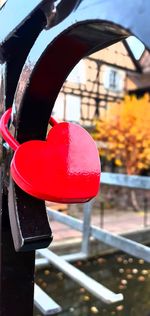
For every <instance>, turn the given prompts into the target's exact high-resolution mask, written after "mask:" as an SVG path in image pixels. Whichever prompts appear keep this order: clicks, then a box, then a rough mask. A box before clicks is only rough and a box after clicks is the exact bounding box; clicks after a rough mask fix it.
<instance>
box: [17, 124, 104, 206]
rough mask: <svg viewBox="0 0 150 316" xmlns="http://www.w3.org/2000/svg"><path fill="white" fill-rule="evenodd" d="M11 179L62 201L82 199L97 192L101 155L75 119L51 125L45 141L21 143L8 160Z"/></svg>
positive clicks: (39, 194)
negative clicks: (74, 121)
mask: <svg viewBox="0 0 150 316" xmlns="http://www.w3.org/2000/svg"><path fill="white" fill-rule="evenodd" d="M11 174H12V177H13V179H14V181H15V182H16V183H17V184H18V186H19V187H21V189H23V190H24V191H25V192H27V193H29V194H31V195H33V196H35V197H37V198H40V199H43V200H49V201H53V202H61V203H82V202H86V201H88V200H90V199H91V198H93V197H94V196H96V195H97V193H98V190H99V183H100V159H99V155H98V151H97V148H96V145H95V143H94V141H93V139H92V137H91V136H90V135H89V133H88V132H86V130H84V129H83V128H82V127H81V126H79V125H77V124H74V123H67V122H62V123H58V124H56V125H55V126H53V127H52V128H51V130H50V132H49V134H48V137H47V139H46V140H45V141H40V140H31V141H28V142H25V143H23V144H21V145H20V146H19V147H18V148H17V150H16V151H15V153H14V157H13V159H12V162H11Z"/></svg>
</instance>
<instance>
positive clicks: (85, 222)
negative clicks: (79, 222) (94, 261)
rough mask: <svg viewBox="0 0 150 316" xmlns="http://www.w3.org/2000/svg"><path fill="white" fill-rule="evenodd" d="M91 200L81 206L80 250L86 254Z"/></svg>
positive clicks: (87, 250) (88, 240)
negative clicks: (81, 234)
mask: <svg viewBox="0 0 150 316" xmlns="http://www.w3.org/2000/svg"><path fill="white" fill-rule="evenodd" d="M92 206H93V200H92V201H90V202H88V203H86V204H84V206H83V214H84V220H83V236H82V245H81V252H83V253H85V254H86V255H88V253H89V242H90V239H89V238H90V223H91V212H92Z"/></svg>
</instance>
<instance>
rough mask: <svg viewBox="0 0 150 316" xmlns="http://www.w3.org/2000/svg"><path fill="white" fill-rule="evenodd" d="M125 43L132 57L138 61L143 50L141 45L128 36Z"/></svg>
mask: <svg viewBox="0 0 150 316" xmlns="http://www.w3.org/2000/svg"><path fill="white" fill-rule="evenodd" d="M127 43H128V44H129V46H130V48H131V50H132V52H133V55H134V57H135V58H136V59H137V60H138V59H139V58H140V57H141V55H142V53H143V51H144V49H145V47H144V45H143V43H142V42H141V41H140V40H139V39H137V38H136V37H135V36H129V37H128V38H127Z"/></svg>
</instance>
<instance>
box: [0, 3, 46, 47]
mask: <svg viewBox="0 0 150 316" xmlns="http://www.w3.org/2000/svg"><path fill="white" fill-rule="evenodd" d="M42 2H43V1H42V0H32V1H30V2H26V3H25V4H24V6H23V7H22V3H21V2H20V1H18V0H9V1H8V2H7V3H6V5H5V7H4V8H3V10H2V11H0V30H1V33H0V42H3V41H4V40H5V38H6V37H8V35H9V34H10V35H11V36H12V31H13V30H16V29H17V28H19V27H20V24H21V25H22V24H23V23H24V22H25V20H27V18H29V17H30V16H31V14H32V11H33V10H35V9H36V8H37V7H38V6H40V4H41V3H42ZM14 13H15V15H14ZM6 21H9V23H6ZM4 25H5V27H4Z"/></svg>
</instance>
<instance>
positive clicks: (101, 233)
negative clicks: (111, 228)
mask: <svg viewBox="0 0 150 316" xmlns="http://www.w3.org/2000/svg"><path fill="white" fill-rule="evenodd" d="M52 213H54V214H53V219H55V220H56V218H57V220H58V221H59V222H61V223H64V224H66V223H68V225H69V226H70V227H72V228H74V229H77V228H78V229H77V230H78V231H81V232H82V231H83V222H81V221H80V220H78V219H75V218H71V216H67V215H63V214H59V216H57V215H58V214H56V213H57V212H56V211H51V210H48V214H52ZM67 217H69V219H67ZM90 233H91V236H93V237H94V238H95V239H97V240H99V241H102V242H104V243H106V244H107V245H110V246H112V247H114V248H117V249H119V250H122V251H124V252H126V253H128V254H130V255H133V256H135V257H137V258H142V259H144V260H145V261H146V262H150V248H149V247H147V246H144V245H142V244H139V243H138V242H136V241H132V240H130V239H127V238H125V237H122V236H120V235H115V234H112V233H110V232H108V231H106V230H104V229H100V228H98V227H95V226H93V225H91V226H90Z"/></svg>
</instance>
